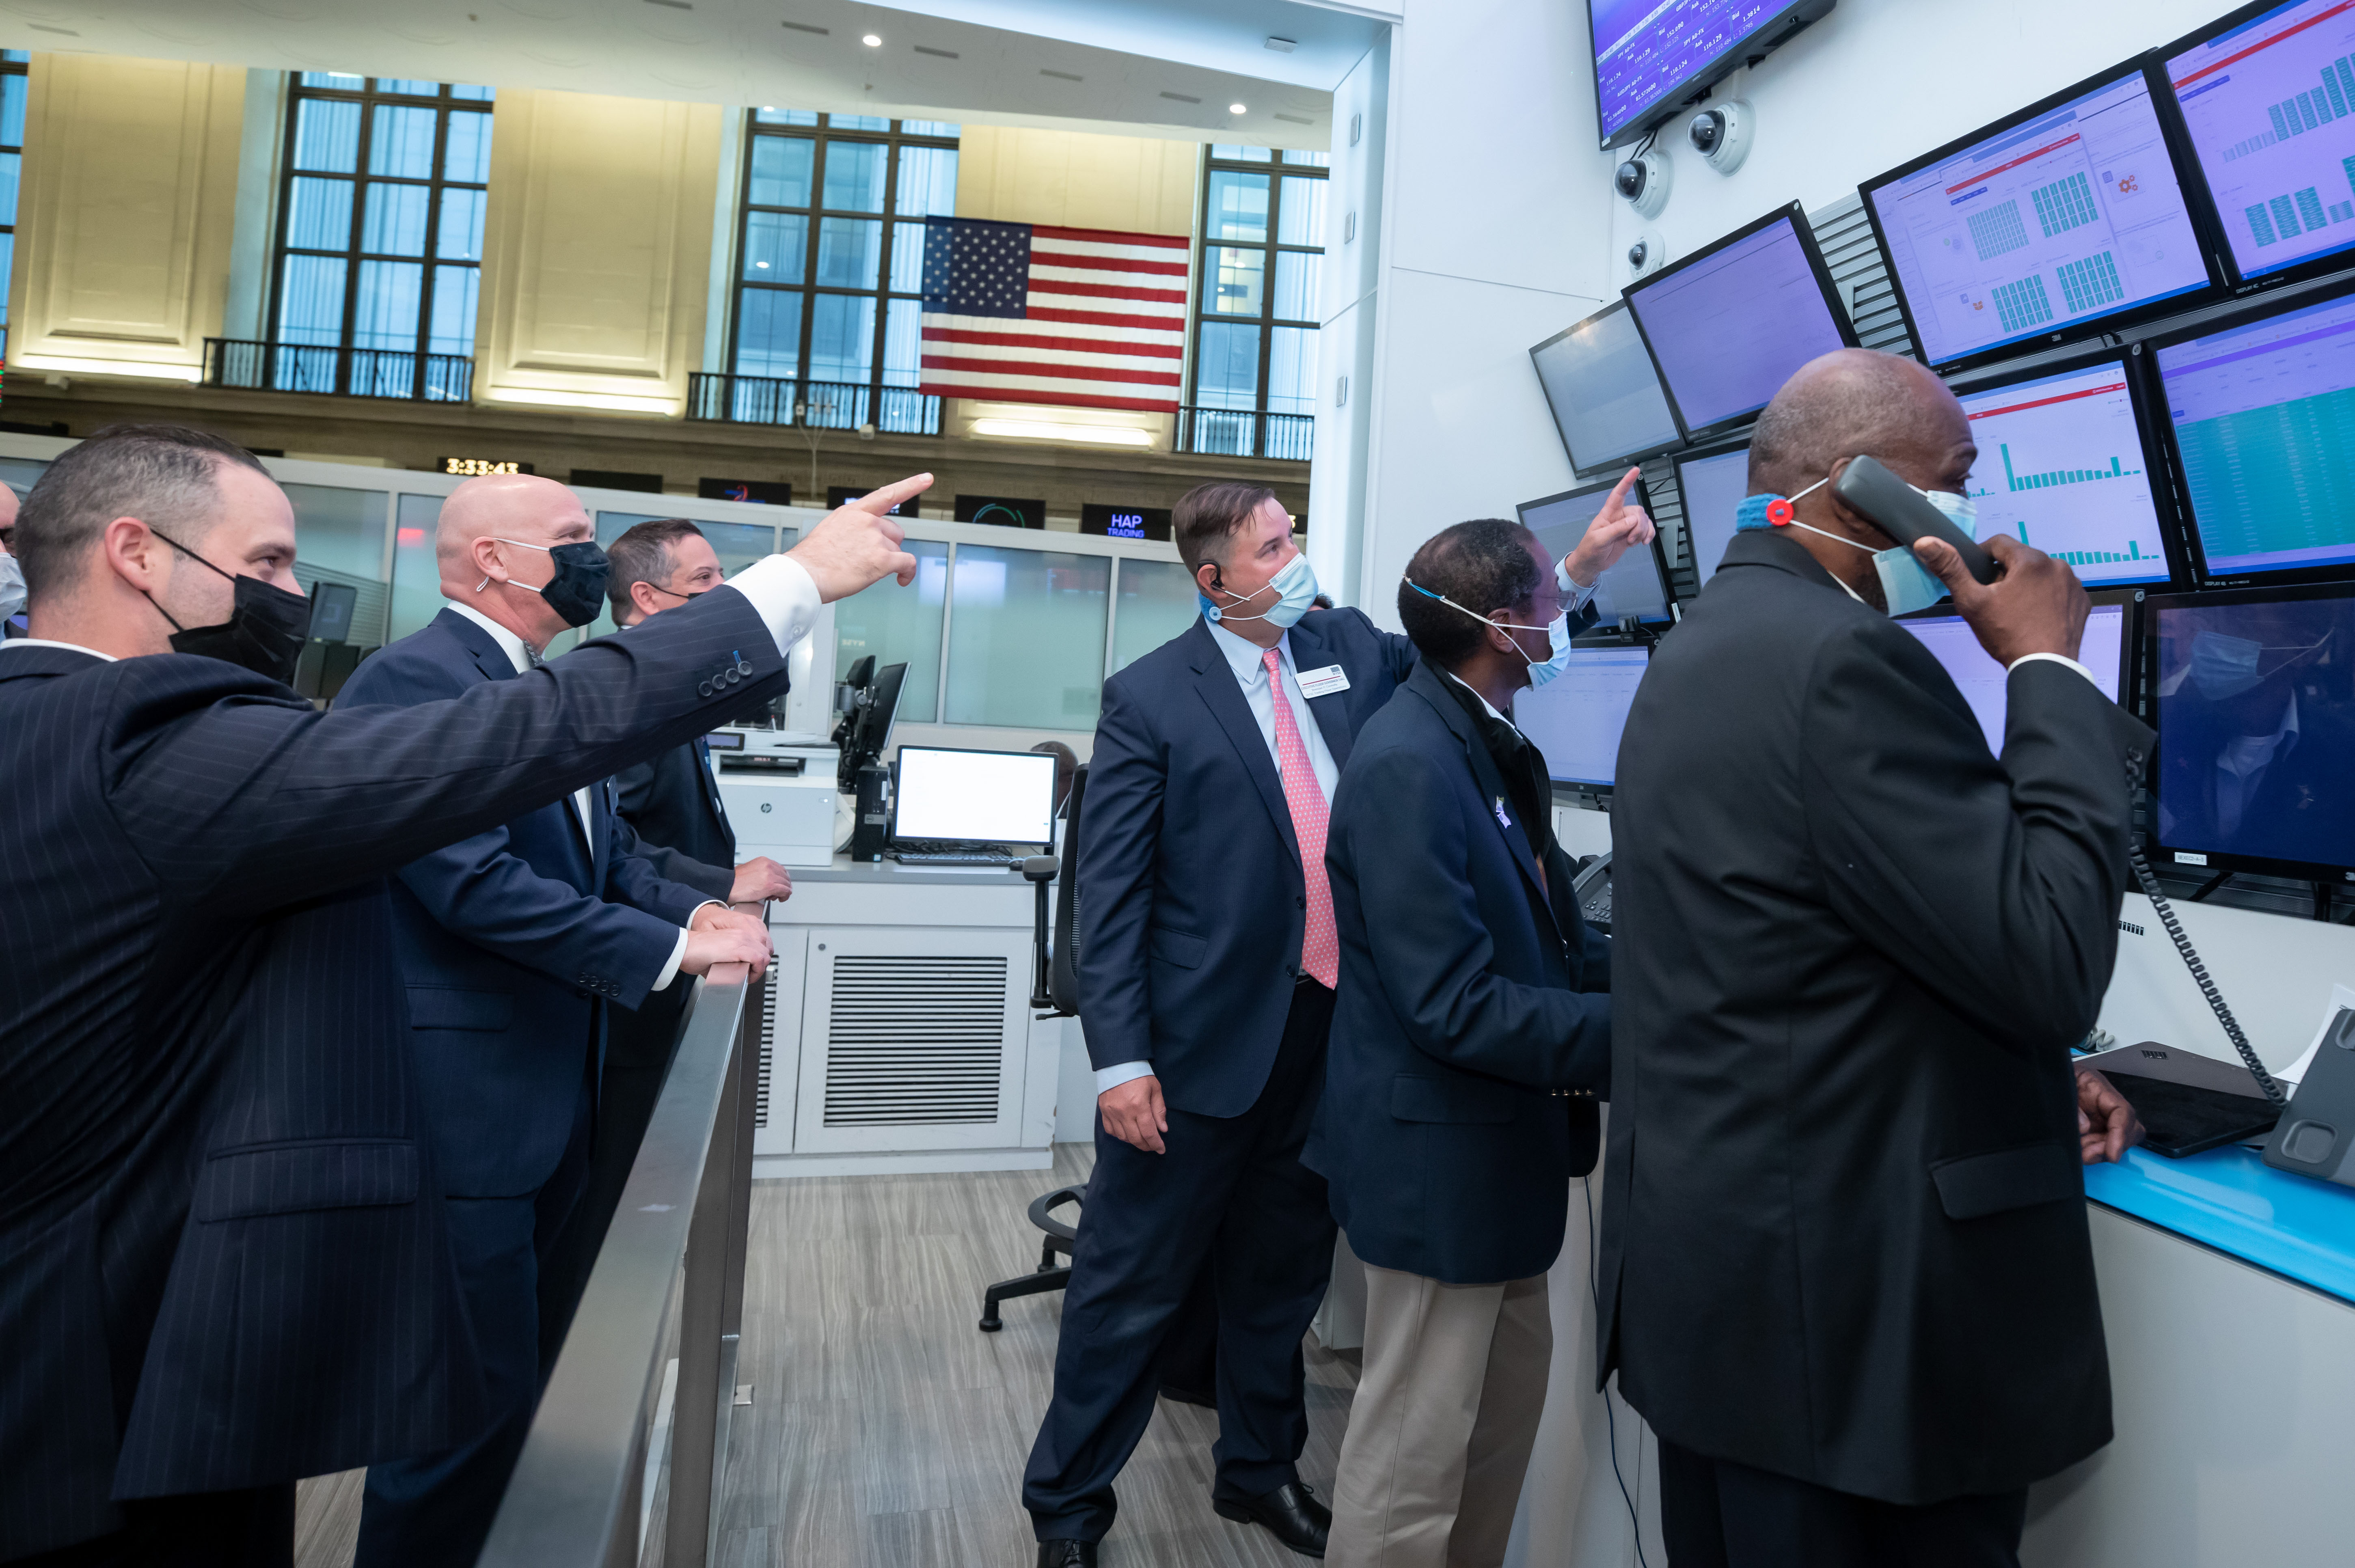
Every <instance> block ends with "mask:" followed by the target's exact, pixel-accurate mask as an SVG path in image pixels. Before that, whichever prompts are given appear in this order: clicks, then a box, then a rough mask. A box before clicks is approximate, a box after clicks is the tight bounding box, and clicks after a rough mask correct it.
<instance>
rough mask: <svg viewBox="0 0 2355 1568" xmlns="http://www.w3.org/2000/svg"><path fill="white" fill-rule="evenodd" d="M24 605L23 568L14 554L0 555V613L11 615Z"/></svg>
mask: <svg viewBox="0 0 2355 1568" xmlns="http://www.w3.org/2000/svg"><path fill="white" fill-rule="evenodd" d="M24 607H25V569H24V568H23V567H21V566H18V565H17V564H16V557H15V556H13V555H0V615H13V614H15V613H16V612H17V611H19V610H22V609H23V608H24Z"/></svg>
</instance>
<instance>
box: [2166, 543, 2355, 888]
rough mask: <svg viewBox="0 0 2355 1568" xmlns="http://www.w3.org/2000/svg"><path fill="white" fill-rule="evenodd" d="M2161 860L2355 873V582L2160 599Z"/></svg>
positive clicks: (2323, 874)
mask: <svg viewBox="0 0 2355 1568" xmlns="http://www.w3.org/2000/svg"><path fill="white" fill-rule="evenodd" d="M2144 615H2145V617H2146V619H2145V623H2144V624H2145V628H2146V630H2145V632H2144V636H2143V642H2144V645H2145V646H2146V647H2147V649H2148V657H2149V661H2150V662H2149V666H2148V667H2147V671H2146V673H2145V677H2144V678H2145V679H2146V680H2147V682H2148V683H2149V685H2148V688H2147V689H2148V690H2149V691H2150V693H2151V694H2152V698H2153V701H2152V704H2151V706H2152V708H2153V709H2154V711H2155V713H2156V716H2157V717H2156V721H2157V724H2158V765H2157V768H2156V771H2155V773H2154V775H2153V780H2154V786H2155V787H2154V797H2153V800H2152V802H2151V810H2150V817H2149V822H2150V836H2151V840H2152V843H2153V845H2154V848H2155V853H2154V854H2153V856H2152V859H2154V860H2156V861H2158V863H2160V864H2173V865H2177V866H2188V867H2194V868H2206V869H2221V870H2250V871H2262V872H2266V873H2270V874H2272V875H2275V876H2283V877H2304V878H2308V879H2327V880H2330V881H2333V882H2339V881H2343V880H2348V875H2349V873H2350V871H2355V584H2350V583H2344V582H2339V583H2328V584H2323V583H2317V584H2309V585H2307V586H2303V587H2276V588H2256V589H2240V590H2235V591H2232V592H2223V593H2196V594H2195V593H2184V594H2165V595H2154V596H2153V597H2152V598H2151V599H2150V600H2149V601H2148V602H2147V603H2146V604H2145V606H2144Z"/></svg>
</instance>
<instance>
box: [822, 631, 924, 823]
mask: <svg viewBox="0 0 2355 1568" xmlns="http://www.w3.org/2000/svg"><path fill="white" fill-rule="evenodd" d="M907 679H908V667H907V666H906V665H904V664H887V665H885V666H884V667H882V668H881V669H877V668H876V667H875V656H873V655H872V654H869V655H868V656H866V657H864V658H862V659H859V660H858V662H857V663H855V664H853V665H852V666H851V667H850V678H849V679H848V680H847V681H846V682H844V685H846V686H847V687H848V688H850V689H851V692H852V700H853V701H854V702H857V706H856V707H854V708H852V709H850V713H849V716H848V717H847V718H846V719H845V720H843V721H842V722H841V723H840V724H838V725H837V726H836V727H835V731H834V743H835V745H836V746H837V747H838V748H840V750H841V760H840V761H839V762H838V763H837V764H836V768H837V772H836V782H837V784H838V785H839V786H840V788H841V789H842V791H843V793H844V794H846V795H847V794H849V793H850V792H851V791H853V790H855V789H857V788H858V770H859V769H861V768H864V767H867V766H868V765H869V764H871V763H875V762H876V761H878V760H879V759H880V758H881V756H882V755H883V753H884V752H885V751H887V750H889V749H890V744H891V726H892V724H893V722H894V721H895V720H897V719H898V717H899V713H900V688H901V687H902V686H904V685H906V684H907ZM862 693H863V694H864V697H865V700H863V701H859V700H858V697H859V694H862Z"/></svg>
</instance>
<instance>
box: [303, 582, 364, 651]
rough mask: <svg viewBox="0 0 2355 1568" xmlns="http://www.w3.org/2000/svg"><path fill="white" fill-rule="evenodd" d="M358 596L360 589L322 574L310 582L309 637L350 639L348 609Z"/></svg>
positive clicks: (326, 640)
mask: <svg viewBox="0 0 2355 1568" xmlns="http://www.w3.org/2000/svg"><path fill="white" fill-rule="evenodd" d="M359 599H360V591H359V590H358V589H357V588H355V587H353V586H352V585H351V584H350V583H348V582H329V581H326V580H325V578H322V579H320V580H319V581H316V582H314V583H313V584H311V633H310V635H311V640H312V641H313V642H314V643H347V642H349V641H351V636H352V611H353V610H354V609H356V608H357V606H358V604H359Z"/></svg>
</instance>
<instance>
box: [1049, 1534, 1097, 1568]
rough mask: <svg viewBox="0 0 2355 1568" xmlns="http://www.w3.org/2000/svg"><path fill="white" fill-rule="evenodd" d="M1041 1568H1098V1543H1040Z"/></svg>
mask: <svg viewBox="0 0 2355 1568" xmlns="http://www.w3.org/2000/svg"><path fill="white" fill-rule="evenodd" d="M1039 1568H1096V1543H1095V1542H1094V1541H1040V1542H1039Z"/></svg>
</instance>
